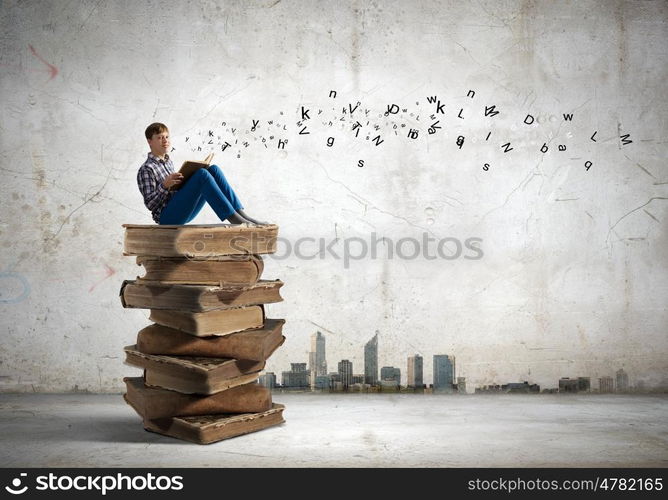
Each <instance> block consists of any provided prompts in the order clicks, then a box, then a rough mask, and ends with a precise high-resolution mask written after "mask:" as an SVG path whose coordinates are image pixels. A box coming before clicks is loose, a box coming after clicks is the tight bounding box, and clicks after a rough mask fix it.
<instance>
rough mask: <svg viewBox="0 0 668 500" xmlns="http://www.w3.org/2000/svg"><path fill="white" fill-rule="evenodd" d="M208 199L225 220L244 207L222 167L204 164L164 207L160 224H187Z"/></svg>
mask: <svg viewBox="0 0 668 500" xmlns="http://www.w3.org/2000/svg"><path fill="white" fill-rule="evenodd" d="M204 202H206V203H208V204H209V205H211V208H213V211H214V212H216V215H217V216H218V218H219V219H220V220H221V221H223V220H225V219H227V218H228V217H229V216H230V215H232V214H233V213H234V212H236V211H237V210H243V208H244V207H243V206H242V205H241V202H240V201H239V198H237V195H236V194H234V191H233V190H232V186H230V184H229V182H227V179H226V178H225V175H223V172H222V170H220V169H219V168H218V166H217V165H211V166H210V167H209V168H208V169H207V168H200V169H199V170H198V171H197V172H195V173H194V174H193V175H192V176H191V177H190V178H189V179H188V180H187V181H186V182H185V184H183V185H182V186H181V189H179V190H178V191H176V193H174V195H173V196H172V198H171V199H170V200H169V202H167V205H165V208H163V209H162V212H161V214H160V224H179V225H180V224H187V223H188V222H190V221H191V220H193V219H194V218H195V216H196V215H197V214H198V213H199V211H200V210H202V207H203V206H204Z"/></svg>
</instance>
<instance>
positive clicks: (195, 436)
mask: <svg viewBox="0 0 668 500" xmlns="http://www.w3.org/2000/svg"><path fill="white" fill-rule="evenodd" d="M284 408H285V407H284V406H283V405H281V404H277V403H274V404H273V405H272V407H271V408H270V409H269V410H267V411H263V412H258V413H243V414H240V415H234V414H230V415H201V416H197V417H172V418H164V419H155V420H149V419H144V429H146V430H147V431H151V432H157V433H158V434H164V435H166V436H171V437H175V438H178V439H183V440H185V441H191V442H193V443H197V444H209V443H214V442H216V441H222V440H223V439H228V438H231V437H235V436H240V435H242V434H248V433H250V432H256V431H259V430H262V429H266V428H268V427H272V426H274V425H278V424H281V423H283V422H285V420H283V410H284Z"/></svg>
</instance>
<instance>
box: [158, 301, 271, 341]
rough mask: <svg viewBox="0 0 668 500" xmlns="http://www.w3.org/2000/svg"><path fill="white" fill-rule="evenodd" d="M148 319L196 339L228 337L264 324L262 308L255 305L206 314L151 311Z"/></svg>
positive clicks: (165, 310) (161, 310)
mask: <svg viewBox="0 0 668 500" xmlns="http://www.w3.org/2000/svg"><path fill="white" fill-rule="evenodd" d="M149 319H150V320H151V321H155V322H156V323H158V324H159V325H162V326H165V327H170V328H175V329H177V330H181V331H184V332H186V333H189V334H190V335H195V336H196V337H206V336H210V335H228V334H230V333H234V332H241V331H243V330H248V329H250V328H259V327H261V326H262V325H263V324H264V307H263V306H262V305H257V306H247V307H235V308H233V309H220V310H214V311H206V312H189V311H176V310H170V309H151V315H150V316H149ZM149 328H150V327H149Z"/></svg>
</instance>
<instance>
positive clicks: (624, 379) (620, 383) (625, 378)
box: [615, 368, 629, 392]
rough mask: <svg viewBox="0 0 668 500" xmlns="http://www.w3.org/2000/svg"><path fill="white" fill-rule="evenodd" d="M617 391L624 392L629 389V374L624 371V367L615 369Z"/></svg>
mask: <svg viewBox="0 0 668 500" xmlns="http://www.w3.org/2000/svg"><path fill="white" fill-rule="evenodd" d="M615 375H616V379H617V392H626V391H628V390H629V375H628V373H626V372H625V371H624V368H620V369H619V370H617V373H616V374H615Z"/></svg>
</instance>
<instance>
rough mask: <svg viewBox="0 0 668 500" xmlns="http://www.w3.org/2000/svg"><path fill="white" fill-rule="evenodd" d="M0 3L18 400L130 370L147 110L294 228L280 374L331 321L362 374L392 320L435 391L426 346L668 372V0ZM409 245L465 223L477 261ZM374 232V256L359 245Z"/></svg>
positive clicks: (462, 236) (523, 366)
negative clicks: (127, 292)
mask: <svg viewBox="0 0 668 500" xmlns="http://www.w3.org/2000/svg"><path fill="white" fill-rule="evenodd" d="M2 7H3V8H2V10H0V26H1V27H2V33H3V36H2V38H0V67H1V71H0V93H1V95H2V99H1V100H0V153H1V155H0V172H1V173H2V178H3V182H2V183H0V200H2V201H1V203H2V212H1V216H0V247H1V248H2V250H3V251H2V253H1V254H0V311H1V316H2V342H1V343H0V391H44V392H61V391H92V392H114V391H120V390H121V387H122V378H123V376H130V375H132V374H134V373H136V372H137V370H136V369H134V368H131V367H129V366H125V365H124V364H123V353H122V347H123V346H124V345H127V344H131V343H133V342H134V339H135V336H136V333H137V331H138V330H139V329H141V328H142V327H144V326H145V325H146V324H148V320H147V316H148V315H147V313H146V312H145V311H141V310H125V309H123V308H122V307H121V304H120V301H119V298H118V290H119V288H120V284H121V282H122V281H123V279H131V278H133V277H135V276H137V274H141V269H140V268H138V267H137V266H136V265H135V264H134V259H132V258H128V257H123V256H122V240H123V230H122V227H121V224H123V223H145V224H150V223H152V220H151V217H150V214H149V212H148V211H147V210H146V209H145V208H144V206H143V203H142V199H141V197H140V194H139V191H138V189H137V185H136V172H137V169H138V167H139V166H140V165H141V163H142V162H143V161H144V159H145V156H146V153H147V152H148V147H147V144H146V141H145V140H144V138H143V131H144V129H145V127H146V126H147V125H148V124H149V123H151V122H153V121H161V122H164V123H166V124H167V125H168V126H169V127H170V129H171V133H172V137H173V144H174V147H175V151H174V152H173V153H172V155H173V157H174V159H175V163H176V164H177V165H178V164H180V163H181V162H182V161H184V160H186V159H192V158H193V157H194V158H199V157H202V158H203V157H204V156H205V155H206V154H207V152H208V151H209V150H212V148H215V154H216V156H215V162H216V163H218V164H219V165H220V166H221V167H222V168H223V169H224V171H225V173H226V175H227V176H228V178H229V179H230V180H231V182H232V183H233V185H234V186H235V188H236V189H237V192H238V194H239V195H240V197H241V199H242V202H243V203H244V205H245V207H246V208H247V211H248V212H249V213H251V214H253V215H256V216H257V217H258V218H261V219H264V220H270V221H272V222H276V223H278V224H279V225H280V234H281V236H282V238H284V239H285V242H287V243H290V244H291V245H292V247H293V248H292V252H291V253H290V254H289V255H285V254H287V252H286V251H283V255H282V256H280V257H279V258H273V259H268V260H267V261H266V266H265V276H266V277H268V278H269V279H273V278H280V279H282V280H283V281H284V282H285V283H286V286H285V287H284V288H283V290H282V294H283V296H284V299H285V301H284V302H283V303H280V304H276V305H271V306H270V307H268V310H269V312H270V316H272V317H285V318H286V319H287V323H286V326H285V334H286V336H287V338H288V340H287V341H286V343H285V344H284V346H283V348H282V349H281V350H279V351H278V352H277V353H276V354H275V355H274V356H273V357H272V358H271V359H270V361H269V363H268V365H267V369H268V370H270V371H274V372H276V373H277V375H278V376H279V379H280V372H281V371H283V370H288V369H289V363H290V362H307V361H308V351H309V347H310V335H312V334H313V333H315V332H316V331H318V330H319V331H321V332H323V333H324V334H325V336H326V339H327V363H328V366H329V367H330V370H335V369H336V368H335V367H336V365H337V363H338V362H339V361H340V360H341V359H349V360H350V361H352V363H353V371H354V373H363V371H364V370H363V359H364V354H363V348H364V344H365V343H366V342H367V341H368V340H369V339H370V338H371V337H372V336H373V335H374V334H375V332H376V331H378V332H379V357H380V359H379V368H380V367H382V366H395V367H399V368H400V369H401V371H402V384H405V376H406V363H407V357H408V356H412V355H414V354H416V353H419V354H420V355H422V356H423V357H424V371H425V382H427V383H431V374H432V371H431V370H432V356H433V355H434V354H452V355H455V356H456V359H457V375H458V376H462V377H466V380H467V387H468V388H469V391H472V388H473V387H475V386H479V385H484V384H503V383H507V382H516V381H523V380H527V381H529V382H530V383H538V384H540V385H541V387H555V386H556V385H557V381H558V379H559V378H560V377H577V376H588V377H591V379H592V387H598V383H597V379H598V378H599V377H602V376H613V377H614V375H615V372H616V370H618V369H620V368H623V369H624V370H625V371H626V372H627V373H628V374H629V379H630V382H631V383H632V384H633V385H641V386H642V385H644V387H645V388H665V387H667V386H668V370H667V369H668V366H667V361H666V360H667V359H668V356H667V354H668V339H667V333H668V311H667V306H666V304H668V300H667V299H668V250H667V249H668V236H667V234H668V232H667V223H666V221H667V220H668V209H667V207H668V168H667V167H666V157H667V153H668V148H667V146H666V136H667V134H666V132H667V127H666V117H667V116H668V113H667V111H668V110H667V107H668V106H667V100H666V87H665V82H666V80H667V77H668V74H667V73H668V64H667V62H668V61H667V60H668V49H667V48H666V43H665V41H666V36H667V35H668V5H667V4H666V3H665V2H662V1H646V2H622V1H619V2H615V1H602V0H599V1H582V2H570V3H564V4H561V3H555V2H529V1H526V2H525V1H507V2H496V1H480V2H470V3H465V2H456V1H441V2H437V1H417V2H400V1H388V2H385V1H384V2H380V1H377V2H371V1H362V0H359V1H343V2H324V1H318V2H296V1H288V0H283V1H279V2H276V1H275V0H266V1H260V0H254V1H250V2H230V1H228V2H214V1H198V2H195V1H188V2H176V1H173V2H169V1H156V2H149V3H143V2H139V3H138V2H128V1H126V2H122V1H121V2H106V1H99V2H93V1H82V0H70V1H67V2H45V1H43V2H39V1H32V0H31V1H25V2H19V1H5V2H3V3H2ZM331 91H335V92H336V94H335V96H333V94H332V93H331ZM469 91H473V92H474V95H472V96H471V95H470V92H469ZM429 96H436V97H437V98H438V100H439V102H440V103H441V104H443V105H444V107H443V112H442V113H441V112H439V111H438V108H437V104H438V103H434V102H429V100H428V97H429ZM358 102H359V103H360V104H359V107H358V108H357V109H356V110H355V111H354V112H352V113H351V112H350V110H351V108H355V106H356V103H358ZM393 104H396V105H397V107H398V108H399V111H398V112H397V113H396V114H392V113H387V110H388V108H391V106H392V105H393ZM302 106H303V107H304V108H305V109H308V110H310V117H309V118H308V119H304V118H303V115H302ZM489 106H495V107H496V108H495V109H496V110H498V111H499V114H498V115H497V116H489V115H486V113H485V109H486V107H489ZM343 109H346V110H347V111H346V112H345V113H344V112H343ZM318 110H320V111H321V113H318ZM404 110H405V111H404ZM564 114H572V115H573V117H572V119H571V120H567V119H565V118H564V116H563V115H564ZM528 115H531V116H532V117H533V118H534V121H533V122H532V123H531V124H527V123H526V121H530V120H527V119H526V117H527V116H528ZM431 116H434V117H435V118H431ZM254 120H258V123H259V125H258V127H257V130H256V131H253V132H251V131H250V129H251V128H252V125H253V121H254ZM437 120H438V121H439V126H440V127H441V128H439V129H434V130H435V132H434V133H429V130H428V129H429V127H430V126H431V125H432V124H433V123H434V122H435V121H437ZM270 121H271V122H272V123H271V124H270V123H269V122H270ZM223 122H224V123H225V125H223ZM356 122H359V123H360V133H359V135H356V133H357V132H356V129H355V128H353V127H354V126H355V123H356ZM329 123H331V125H330V124H329ZM374 125H376V126H377V127H378V128H375V127H374ZM305 126H306V127H307V129H306V132H308V134H305V133H300V131H302V130H304V127H305ZM395 127H396V128H395ZM231 129H234V132H231ZM209 130H212V131H214V132H215V136H216V137H217V136H221V137H222V139H221V140H220V142H224V141H228V142H229V143H230V144H231V145H230V147H229V148H228V149H226V150H224V151H223V150H222V148H221V147H220V142H219V141H218V140H217V139H216V141H214V142H215V144H213V145H212V146H209V145H208V144H206V142H207V141H206V140H205V138H206V137H207V132H208V131H209ZM410 130H417V131H419V135H418V137H417V138H416V139H412V138H411V137H410V136H409V131H410ZM488 134H490V135H488ZM625 134H629V135H628V137H627V139H626V140H624V139H623V136H624V135H625ZM377 135H379V136H380V137H381V139H382V140H383V143H382V144H380V145H378V146H376V145H375V143H374V141H373V138H374V137H375V136H377ZM459 136H462V137H464V142H463V145H462V146H461V147H460V146H459V145H458V144H457V138H458V137H459ZM330 137H333V138H334V141H333V144H332V145H331V146H330V145H328V143H327V141H328V139H329V138H330ZM186 138H188V140H186ZM263 139H264V141H263ZM285 139H287V140H288V142H287V145H286V146H285V148H283V149H281V148H280V146H279V145H278V144H277V142H278V141H279V140H285ZM628 140H631V141H632V142H630V143H627V142H626V141H628ZM235 141H236V142H235ZM244 142H248V144H249V145H248V146H245V145H244ZM505 143H510V144H511V146H510V147H512V151H510V152H508V153H505V152H504V148H503V147H502V145H503V144H505ZM560 145H565V146H566V148H567V149H566V150H565V151H559V149H558V147H559V146H560ZM543 146H545V147H546V148H547V152H542V151H541V147H543ZM197 147H200V148H201V152H200V151H198V150H197V149H196V148H197ZM193 149H195V150H194V151H193ZM360 160H363V161H364V164H363V166H359V161H360ZM586 162H591V165H590V167H589V168H588V169H587V168H586V167H585V164H586ZM485 164H487V166H488V167H487V169H485V168H484V166H485ZM194 222H196V223H215V222H217V219H216V217H215V214H214V213H213V212H212V211H211V210H210V209H208V208H206V209H205V210H204V211H202V213H201V214H200V215H199V216H198V218H197V219H195V221H194ZM300 238H314V239H316V240H319V239H322V241H323V242H324V244H325V246H326V245H330V244H331V247H330V248H331V250H332V252H325V251H324V250H321V248H320V247H319V246H318V244H317V243H309V242H304V243H303V244H302V246H301V249H302V257H301V258H300V257H298V256H296V255H295V253H294V244H295V242H296V241H298V240H299V239H300ZM407 238H409V239H411V240H405V242H404V243H403V244H405V246H404V247H402V251H403V254H404V256H405V255H406V254H411V248H412V245H414V244H415V243H412V242H413V241H414V242H419V243H418V244H419V245H421V248H425V247H427V246H429V245H431V247H430V248H431V249H432V252H435V251H436V247H437V245H438V242H439V241H442V242H443V243H442V247H441V248H442V250H443V253H444V255H447V256H452V255H456V252H457V251H458V249H457V244H458V243H457V242H460V243H462V244H463V242H465V240H467V239H468V238H479V239H480V245H479V246H480V248H481V250H482V252H483V256H482V258H477V259H474V258H466V256H467V255H468V256H469V257H471V256H472V255H475V254H474V253H472V252H470V251H467V250H466V247H464V248H463V250H464V251H462V252H461V255H460V256H459V257H458V258H444V257H441V256H439V255H438V253H437V252H436V255H437V256H436V258H433V259H432V258H428V257H425V256H422V255H421V256H420V257H416V258H402V257H400V256H398V255H397V252H396V245H397V243H398V242H400V241H401V240H402V239H407ZM446 238H450V239H449V240H446ZM431 240H433V242H432V243H430V241H431ZM362 242H364V244H366V245H368V247H369V255H366V256H364V257H359V258H349V259H348V261H345V259H344V257H343V255H344V252H345V249H346V245H347V248H348V250H349V252H348V255H349V257H350V256H355V255H359V253H360V248H361V245H362V244H363V243H362ZM425 242H426V243H425ZM389 245H394V250H395V252H394V254H393V255H392V257H391V258H390V257H389V255H388V246H389ZM371 246H373V247H374V249H375V251H376V253H377V255H376V257H375V258H372V257H371V255H370V247H371ZM283 250H285V247H283ZM321 254H322V255H323V257H322V258H321V257H320V255H321ZM332 254H337V255H338V256H339V258H338V259H337V258H335V257H334V256H333V255H332Z"/></svg>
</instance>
